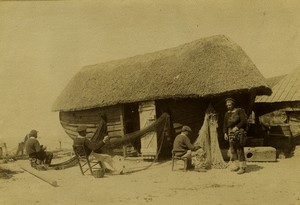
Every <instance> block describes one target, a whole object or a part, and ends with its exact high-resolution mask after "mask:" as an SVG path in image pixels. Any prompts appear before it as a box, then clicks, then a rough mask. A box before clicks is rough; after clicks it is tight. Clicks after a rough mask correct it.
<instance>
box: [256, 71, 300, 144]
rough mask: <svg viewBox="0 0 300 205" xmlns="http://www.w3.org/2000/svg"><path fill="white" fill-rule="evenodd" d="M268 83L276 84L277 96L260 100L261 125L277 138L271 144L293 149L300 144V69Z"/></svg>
mask: <svg viewBox="0 0 300 205" xmlns="http://www.w3.org/2000/svg"><path fill="white" fill-rule="evenodd" d="M268 81H269V82H271V83H272V85H271V86H272V91H273V93H272V95H270V96H259V97H257V98H256V101H255V112H256V114H257V116H258V117H260V121H261V123H263V124H264V125H265V126H266V125H267V126H269V135H271V136H273V138H271V139H270V138H269V140H268V143H270V144H274V142H275V144H274V146H276V148H286V147H289V149H291V147H292V146H293V145H294V144H299V143H300V139H299V137H300V90H299V87H300V68H297V69H295V70H294V71H293V72H291V73H289V74H287V75H282V76H277V77H274V78H270V79H268ZM276 136H277V138H276ZM278 137H280V138H278ZM276 141H278V142H276Z"/></svg>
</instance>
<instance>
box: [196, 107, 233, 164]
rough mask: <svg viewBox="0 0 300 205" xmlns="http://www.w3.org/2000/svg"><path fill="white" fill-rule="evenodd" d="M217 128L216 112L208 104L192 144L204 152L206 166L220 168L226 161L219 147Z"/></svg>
mask: <svg viewBox="0 0 300 205" xmlns="http://www.w3.org/2000/svg"><path fill="white" fill-rule="evenodd" d="M217 128H218V117H217V114H216V112H215V110H214V108H213V107H212V106H211V105H209V106H208V108H207V110H206V112H205V117H204V122H203V125H202V127H201V129H200V131H199V135H198V138H197V139H196V141H195V143H194V144H195V145H199V146H200V147H202V149H203V150H204V152H205V153H206V155H205V159H204V161H205V162H204V163H205V164H206V166H207V167H212V168H219V169H220V168H221V169H222V168H226V167H227V163H226V162H225V161H224V159H223V156H222V153H221V150H220V147H219V141H218V133H217ZM201 157H202V156H201ZM196 158H197V156H196ZM198 158H199V156H198ZM202 160H203V157H202Z"/></svg>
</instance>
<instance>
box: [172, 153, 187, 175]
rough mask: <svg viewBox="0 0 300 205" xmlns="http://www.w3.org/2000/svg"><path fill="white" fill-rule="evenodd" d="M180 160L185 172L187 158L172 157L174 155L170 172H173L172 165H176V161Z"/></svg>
mask: <svg viewBox="0 0 300 205" xmlns="http://www.w3.org/2000/svg"><path fill="white" fill-rule="evenodd" d="M178 160H181V161H183V163H184V165H183V171H185V172H186V171H187V165H188V158H187V157H177V156H174V154H173V155H172V171H174V165H175V163H176V161H178Z"/></svg>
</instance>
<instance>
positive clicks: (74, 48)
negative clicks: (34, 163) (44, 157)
mask: <svg viewBox="0 0 300 205" xmlns="http://www.w3.org/2000/svg"><path fill="white" fill-rule="evenodd" d="M112 2H114V3H112ZM155 2H156V3H155ZM171 2H172V3H171ZM299 33H300V3H298V2H297V1H276V0H272V1H261V0H257V1H254V0H251V1H246V0H243V1H239V0H236V1H174V0H173V1H150V0H147V1H145V0H131V1H48V2H46V1H37V2H34V1H26V2H21V1H16V2H6V1H2V2H0V94H1V103H0V135H1V136H2V138H4V140H5V141H6V142H7V143H8V146H9V147H10V148H13V147H15V146H16V142H17V141H21V140H22V139H23V137H24V136H25V134H26V133H28V132H29V131H30V130H31V129H37V130H39V131H40V136H41V141H42V142H43V141H44V142H45V143H50V142H53V143H54V142H55V143H57V141H58V139H59V138H62V139H63V141H68V138H67V137H66V134H65V133H64V132H63V130H62V128H61V126H60V124H59V118H58V113H53V112H51V106H52V104H53V102H54V101H55V99H56V97H57V96H58V95H59V93H60V92H61V91H62V89H63V88H64V87H65V86H66V84H67V83H68V81H69V80H70V78H71V77H72V76H73V75H74V74H75V73H76V72H78V70H79V69H80V68H81V67H82V66H84V65H89V64H96V63H100V62H105V61H108V60H112V59H118V58H124V57H129V56H134V55H137V54H144V53H147V52H152V51H156V50H160V49H165V48H170V47H174V46H177V45H180V44H182V43H187V42H190V41H193V40H196V39H200V38H203V37H207V36H211V35H217V34H224V35H226V36H227V37H228V38H230V39H231V40H232V41H234V42H236V43H237V44H239V45H240V46H241V47H242V48H243V50H244V51H245V52H246V53H247V54H248V56H249V57H250V58H251V59H252V61H253V62H254V64H255V65H256V66H257V68H258V69H259V70H260V71H261V73H262V74H263V75H264V76H265V77H272V76H276V75H282V74H285V73H289V72H291V71H292V70H293V69H295V68H297V67H299V66H300V58H299V54H300V39H299V35H298V34H299ZM57 145H58V143H57Z"/></svg>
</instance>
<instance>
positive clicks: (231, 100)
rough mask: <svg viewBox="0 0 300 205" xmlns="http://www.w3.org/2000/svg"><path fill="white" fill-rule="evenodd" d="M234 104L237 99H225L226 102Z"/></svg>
mask: <svg viewBox="0 0 300 205" xmlns="http://www.w3.org/2000/svg"><path fill="white" fill-rule="evenodd" d="M228 101H229V102H233V103H235V99H233V98H226V99H225V102H228Z"/></svg>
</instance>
